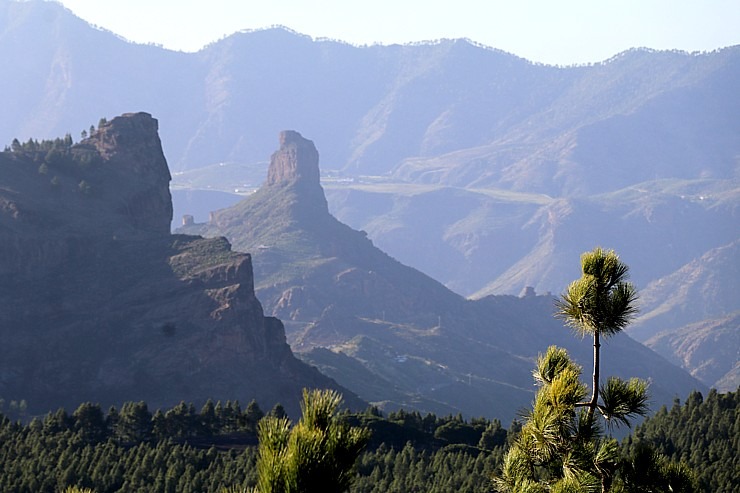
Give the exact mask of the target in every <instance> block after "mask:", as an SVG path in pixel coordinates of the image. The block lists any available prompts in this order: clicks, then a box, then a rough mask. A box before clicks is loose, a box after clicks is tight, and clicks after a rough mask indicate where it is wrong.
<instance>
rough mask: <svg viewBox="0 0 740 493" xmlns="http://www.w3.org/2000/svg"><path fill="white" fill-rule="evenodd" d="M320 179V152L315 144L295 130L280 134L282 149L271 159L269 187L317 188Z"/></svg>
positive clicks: (284, 131) (268, 178) (268, 173)
mask: <svg viewBox="0 0 740 493" xmlns="http://www.w3.org/2000/svg"><path fill="white" fill-rule="evenodd" d="M319 178H320V173H319V152H318V151H317V150H316V146H314V144H313V142H312V141H310V140H308V139H305V138H303V136H302V135H301V134H300V133H298V132H296V131H295V130H283V131H282V132H280V148H279V149H278V150H277V151H275V152H274V153H273V154H272V157H271V158H270V168H269V170H268V172H267V185H268V186H275V185H278V186H282V185H286V184H291V183H295V184H300V185H302V186H308V187H315V186H320V184H319Z"/></svg>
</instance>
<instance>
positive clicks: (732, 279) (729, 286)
mask: <svg viewBox="0 0 740 493" xmlns="http://www.w3.org/2000/svg"><path fill="white" fill-rule="evenodd" d="M738 258H740V240H737V241H734V242H732V243H730V244H727V245H724V246H722V247H719V248H714V249H711V250H709V251H708V252H707V253H705V254H704V255H702V256H701V257H698V258H696V259H694V260H692V261H691V262H689V263H687V264H686V265H684V266H682V267H681V268H680V269H677V270H676V272H674V273H672V274H670V275H668V276H665V277H662V278H660V279H657V280H655V281H653V282H651V283H650V284H649V285H647V286H646V287H645V289H644V290H643V293H642V301H641V307H642V313H641V315H640V317H639V319H638V320H637V323H635V325H634V327H633V328H632V329H631V330H630V334H632V336H633V337H635V338H637V339H639V340H643V341H644V340H647V339H649V338H651V337H652V336H654V335H656V333H658V332H662V329H661V328H665V327H680V326H682V325H688V324H690V323H694V322H698V321H700V320H704V319H713V318H719V317H721V316H724V315H728V314H731V313H733V312H735V311H737V310H740V299H739V298H738V296H737V293H738V290H740V281H739V280H738V279H740V262H738Z"/></svg>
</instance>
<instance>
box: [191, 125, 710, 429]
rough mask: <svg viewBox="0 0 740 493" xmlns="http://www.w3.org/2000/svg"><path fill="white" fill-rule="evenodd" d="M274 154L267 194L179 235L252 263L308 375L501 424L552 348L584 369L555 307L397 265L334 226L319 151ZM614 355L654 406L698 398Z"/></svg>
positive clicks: (299, 145) (662, 366)
mask: <svg viewBox="0 0 740 493" xmlns="http://www.w3.org/2000/svg"><path fill="white" fill-rule="evenodd" d="M279 142H280V148H279V149H278V150H277V151H276V152H274V153H273V154H272V158H271V161H270V167H269V170H268V180H267V182H266V183H265V184H264V185H263V186H262V187H261V188H260V190H258V191H257V192H255V193H254V194H252V195H250V196H248V197H247V198H245V199H243V200H242V201H241V202H239V203H237V204H236V205H234V206H232V207H229V208H226V209H222V210H219V211H215V212H213V213H212V215H211V219H210V220H209V221H208V222H206V223H201V224H193V225H190V226H184V227H182V228H180V229H179V230H178V231H179V232H183V233H188V234H201V235H204V236H207V237H219V236H222V235H223V236H226V237H227V238H228V239H229V241H231V242H232V243H233V245H234V248H235V249H237V250H243V251H249V252H253V261H254V266H255V273H256V278H257V279H261V281H258V283H257V285H256V292H257V296H258V297H259V298H260V299H261V300H262V303H263V304H264V307H265V310H266V312H267V313H270V314H272V315H275V316H279V317H280V318H282V319H283V320H284V321H285V325H286V331H287V334H288V340H289V341H290V343H291V347H292V348H293V349H294V350H295V351H297V352H298V353H299V354H300V355H301V357H302V358H304V359H305V360H306V361H308V362H310V363H312V364H314V365H316V366H317V367H318V368H319V369H321V371H322V372H324V373H326V374H327V375H329V376H331V377H332V378H334V379H336V380H337V381H338V382H340V383H341V384H342V385H344V386H346V387H348V388H350V389H352V390H353V391H355V392H357V393H358V394H359V395H360V397H362V398H364V399H366V400H369V401H371V402H373V403H374V404H376V405H378V406H380V407H381V408H384V409H386V410H390V409H397V408H399V407H403V408H405V409H417V410H420V411H426V412H430V411H431V412H435V413H437V414H448V413H453V414H454V413H458V412H462V413H464V414H466V415H468V416H478V415H485V416H496V417H499V418H500V419H503V420H510V419H513V418H514V417H515V416H516V414H517V412H518V411H519V409H521V408H524V407H525V406H527V405H528V404H529V402H530V400H531V399H532V396H533V394H532V382H531V367H532V365H533V362H534V359H535V358H536V356H537V353H538V352H541V351H544V350H545V349H546V347H547V346H548V345H550V344H558V345H561V346H563V347H566V348H568V350H569V351H571V352H572V353H573V354H574V355H575V357H576V358H577V359H578V360H579V361H581V363H583V364H584V365H586V366H588V365H589V361H590V355H591V349H590V345H589V344H588V343H584V342H583V341H580V340H579V339H578V338H577V337H574V336H573V334H571V333H570V331H569V330H568V329H566V328H565V327H563V325H562V323H560V322H559V321H557V320H555V319H554V318H553V316H552V313H553V310H554V308H553V298H552V297H551V296H536V295H535V294H534V293H533V292H531V291H530V292H528V293H526V295H525V296H523V297H521V298H515V297H512V296H503V297H494V296H489V297H486V298H483V299H481V300H478V301H470V300H465V299H464V298H462V297H461V296H459V295H457V294H455V293H453V292H452V291H450V290H449V289H447V288H445V287H444V286H442V285H441V284H440V283H438V282H437V281H435V280H433V279H432V278H430V277H428V276H426V275H424V274H422V273H421V272H419V271H417V270H415V269H412V268H409V267H407V266H405V265H403V264H401V263H399V262H398V261H396V260H394V259H393V258H391V257H389V256H388V255H387V254H385V253H384V252H382V251H381V250H379V249H377V248H376V247H374V246H373V245H372V243H371V242H370V241H369V240H368V239H367V238H366V236H365V234H364V233H363V232H360V231H355V230H352V229H351V228H349V227H348V226H346V225H344V224H342V223H341V222H339V221H337V220H336V219H335V218H334V217H333V216H331V215H330V214H329V211H328V208H327V205H326V199H325V198H324V195H323V190H322V187H321V185H320V183H319V180H318V153H317V152H316V149H315V147H314V145H313V143H312V142H311V141H308V140H306V139H304V138H303V137H301V136H300V135H299V134H298V133H296V132H293V131H289V132H282V133H281V134H280V138H279ZM311 170H313V171H311ZM440 260H443V259H440ZM569 261H570V262H571V263H575V264H576V265H577V263H578V257H577V256H576V257H574V258H572V259H569ZM608 345H609V348H608V350H605V355H604V362H605V363H604V364H605V367H608V368H609V371H610V372H613V373H618V374H621V375H623V376H641V377H643V378H650V379H651V380H652V382H653V384H652V388H653V398H654V400H655V403H656V404H657V403H660V402H668V401H670V400H671V399H672V396H673V395H675V394H681V393H685V392H686V391H687V390H688V389H689V388H694V387H695V386H699V387H701V384H700V383H699V382H698V381H696V380H693V379H691V378H690V377H688V375H687V374H685V373H684V372H683V371H681V370H679V369H678V368H677V367H675V366H672V365H670V364H668V363H667V362H666V361H664V360H663V359H662V358H661V357H659V356H658V355H656V354H655V353H651V352H650V351H649V350H647V349H646V348H645V347H643V346H641V345H640V344H638V343H637V342H635V341H633V340H631V339H629V338H628V337H626V336H620V337H616V338H614V339H613V340H610V341H609V343H608ZM607 353H608V354H607Z"/></svg>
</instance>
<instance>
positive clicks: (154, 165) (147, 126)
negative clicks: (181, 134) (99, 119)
mask: <svg viewBox="0 0 740 493" xmlns="http://www.w3.org/2000/svg"><path fill="white" fill-rule="evenodd" d="M84 144H86V145H91V146H93V147H94V148H95V149H96V150H97V151H98V152H99V153H100V156H101V157H102V159H103V160H104V162H105V163H106V164H107V165H108V166H110V167H113V168H115V169H116V170H117V171H118V173H116V174H117V175H119V177H120V179H121V180H122V181H121V183H136V184H137V185H138V187H137V189H136V190H132V191H131V193H130V194H129V195H128V196H127V197H125V199H124V203H123V204H121V206H120V207H119V208H118V210H117V212H119V213H122V214H127V215H128V216H129V219H130V220H131V222H132V224H133V225H134V226H135V227H137V228H140V229H145V230H149V231H153V232H159V233H163V234H167V233H169V230H170V222H171V221H172V197H171V196H170V190H169V183H170V180H171V176H170V171H169V168H168V167H167V161H166V160H165V157H164V153H163V152H162V143H161V142H160V140H159V134H158V123H157V120H155V119H154V118H152V117H151V115H149V114H148V113H128V114H125V115H122V116H119V117H116V118H114V119H113V120H112V121H110V122H108V123H106V124H104V125H101V126H100V128H98V131H97V132H95V133H94V134H93V135H91V136H90V138H89V139H87V140H86V141H85V142H84Z"/></svg>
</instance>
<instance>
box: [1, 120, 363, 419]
mask: <svg viewBox="0 0 740 493" xmlns="http://www.w3.org/2000/svg"><path fill="white" fill-rule="evenodd" d="M286 145H288V146H290V144H286ZM299 154H300V153H299ZM297 169H300V168H297ZM169 180H170V174H169V171H168V168H167V162H166V160H165V158H164V155H163V153H162V148H161V143H160V141H159V137H158V135H157V121H156V120H155V119H153V118H152V117H151V116H150V115H148V114H145V113H136V114H126V115H123V116H120V117H117V118H114V119H113V120H112V121H110V122H108V123H106V124H104V125H101V127H100V128H99V129H98V130H97V131H96V132H94V133H93V134H92V135H91V136H90V137H89V138H87V139H85V140H83V141H82V142H80V143H79V144H75V145H72V143H71V142H63V141H60V142H56V144H53V143H51V142H46V143H38V144H37V145H28V146H24V147H23V148H17V149H15V150H14V151H13V152H3V153H0V340H2V341H3V343H2V344H1V345H0V397H3V398H5V399H7V400H10V399H14V400H20V399H25V400H26V401H27V402H28V403H29V409H30V410H31V411H32V412H45V411H46V410H47V409H50V408H56V407H57V406H60V405H63V406H65V407H67V408H72V409H74V408H75V407H76V406H77V405H78V404H79V403H80V402H83V401H93V402H100V403H101V404H103V405H110V404H117V405H120V403H121V402H123V401H127V400H136V401H138V400H145V401H147V402H148V403H149V405H150V406H151V407H152V408H155V407H159V406H170V405H174V404H176V403H177V402H179V401H181V400H185V401H194V402H203V401H205V400H206V399H208V398H213V399H221V400H227V399H231V400H234V399H239V400H241V401H243V402H245V401H249V400H251V399H253V398H256V399H257V400H258V401H259V402H260V405H262V406H263V407H266V406H271V405H273V404H274V403H276V402H281V403H283V405H284V406H285V407H286V409H288V411H289V412H293V413H297V412H298V402H299V398H300V392H301V390H302V388H304V387H323V388H338V386H337V384H336V383H335V382H333V381H332V380H330V379H328V378H326V377H324V376H323V375H321V374H320V373H319V372H318V371H317V370H315V369H313V368H310V367H308V366H307V365H305V364H303V363H301V362H300V361H298V360H297V359H296V358H295V357H294V356H293V354H292V352H291V350H290V348H289V347H288V345H287V343H286V340H285V332H284V328H283V325H282V323H281V322H280V320H278V319H275V318H272V317H265V316H264V314H263V311H262V306H261V304H260V302H259V300H258V299H257V298H256V296H255V292H254V276H253V272H252V262H251V256H250V255H248V254H244V253H236V252H233V251H232V250H231V246H230V244H229V243H228V242H227V241H226V240H225V239H224V238H213V239H204V238H201V237H197V236H187V235H171V234H170V233H169V225H170V221H171V218H172V206H171V202H170V194H169V189H168V183H169ZM343 392H344V394H345V397H346V398H347V401H348V402H349V403H350V405H357V406H359V405H362V404H361V403H360V401H359V400H358V399H356V398H353V396H351V395H350V394H349V393H348V392H346V391H343Z"/></svg>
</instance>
